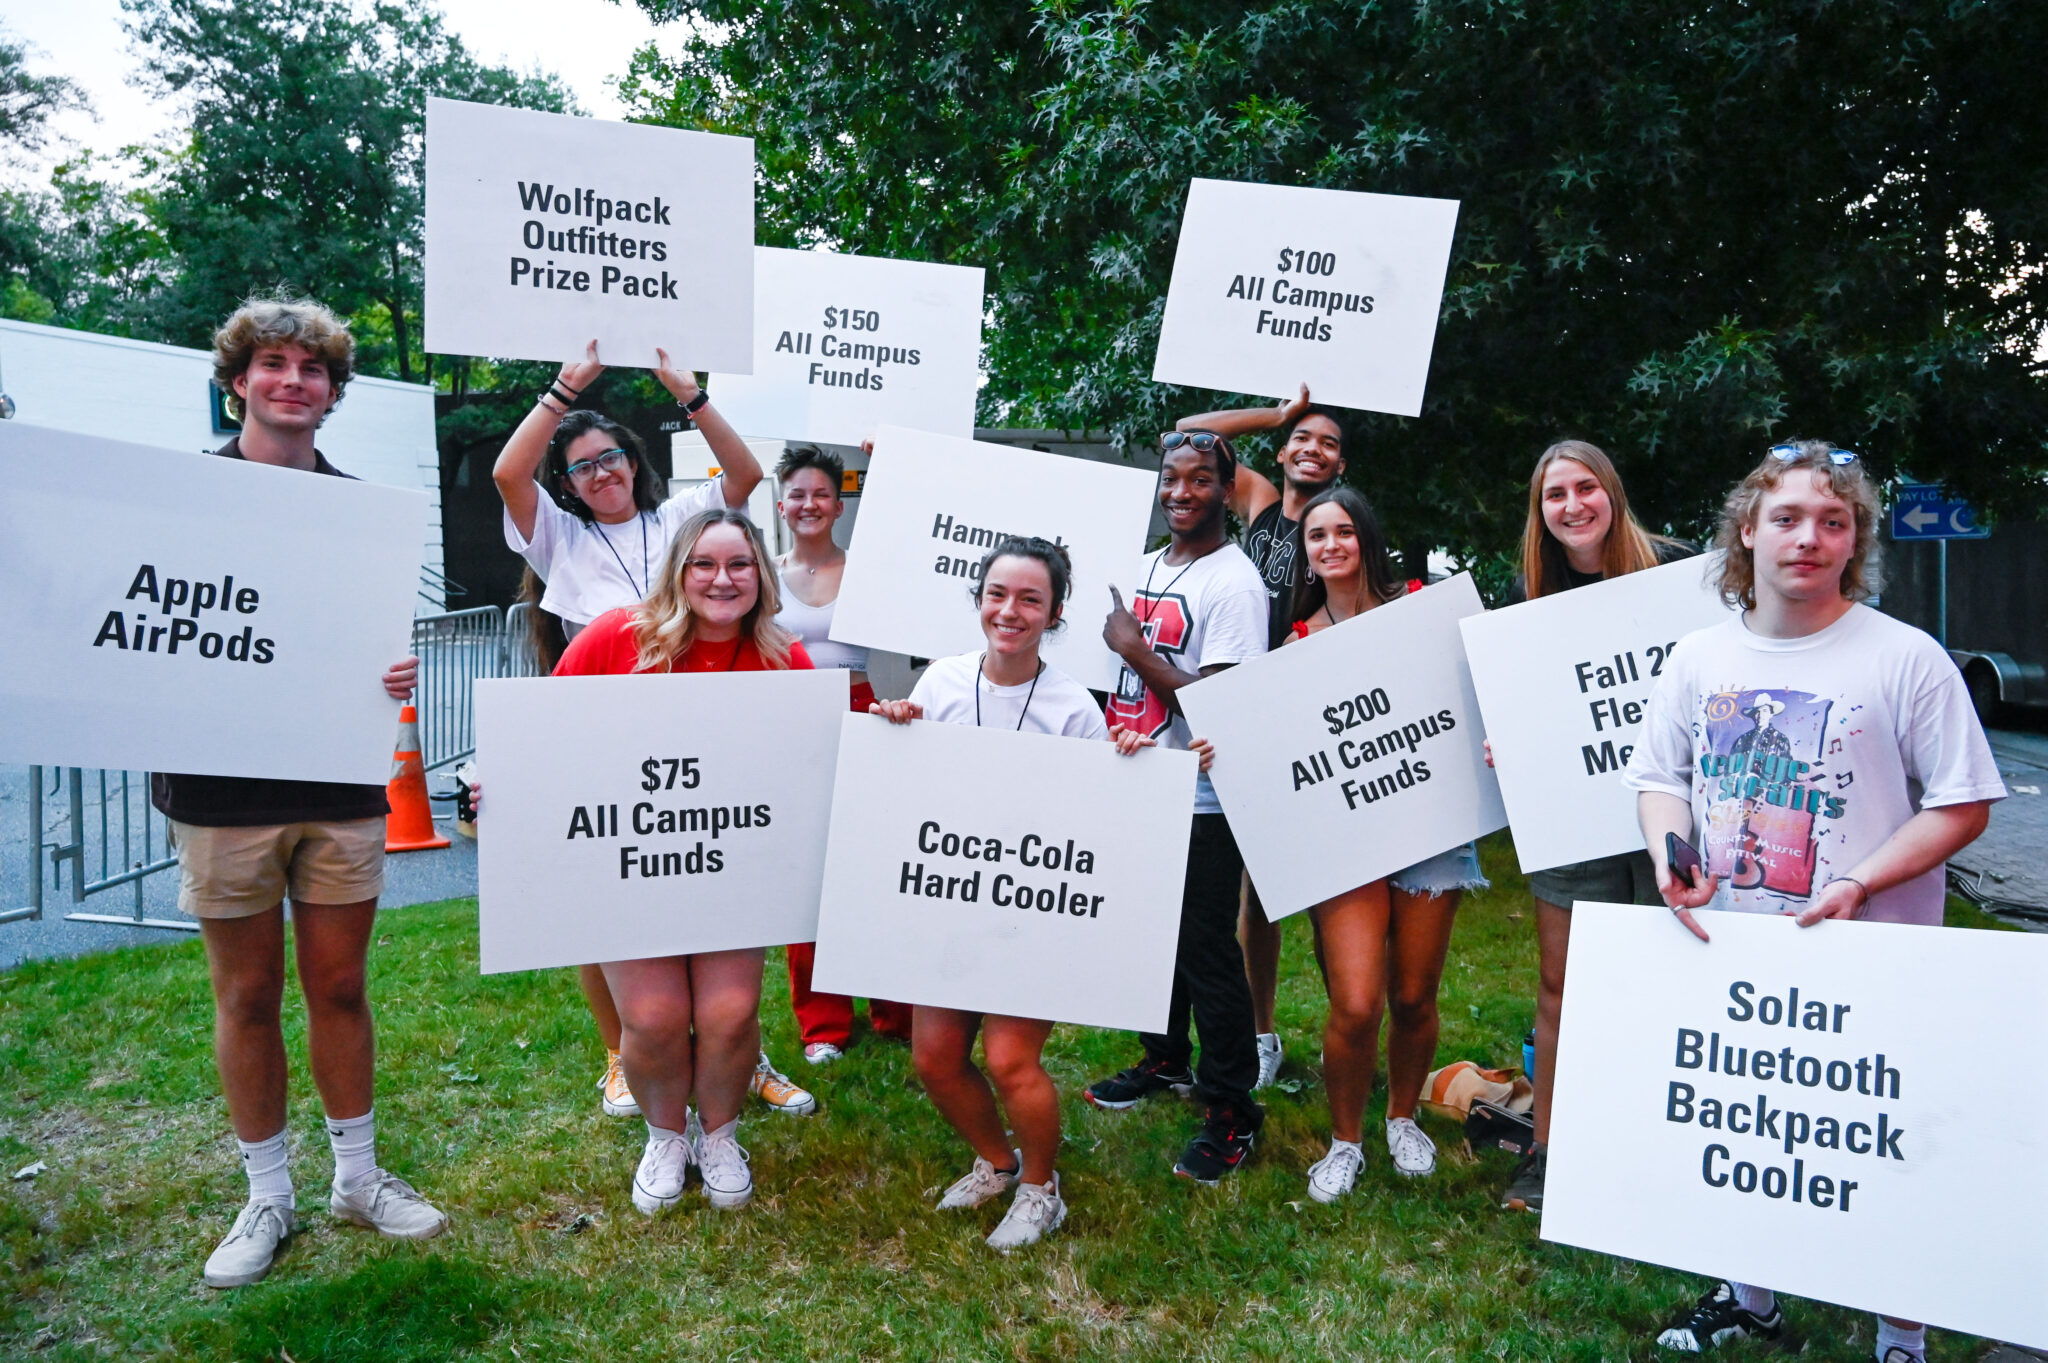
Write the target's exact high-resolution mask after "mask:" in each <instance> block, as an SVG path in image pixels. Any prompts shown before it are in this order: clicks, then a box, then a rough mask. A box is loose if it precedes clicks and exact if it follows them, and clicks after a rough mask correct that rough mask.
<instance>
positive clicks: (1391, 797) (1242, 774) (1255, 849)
mask: <svg viewBox="0 0 2048 1363" xmlns="http://www.w3.org/2000/svg"><path fill="white" fill-rule="evenodd" d="M1482 609H1484V608H1483V607H1482V606H1481V605H1480V603H1479V592H1478V590H1477V589H1476V588H1475V587H1474V586H1473V585H1472V578H1471V576H1470V575H1469V574H1465V573H1461V574H1459V575H1458V576H1456V577H1453V578H1449V579H1447V580H1445V581H1443V582H1439V583H1437V584H1435V585H1434V586H1430V587H1425V588H1423V589H1422V590H1421V591H1419V592H1415V593H1412V594H1410V595H1408V596H1403V597H1398V598H1396V599H1395V600H1393V601H1389V602H1388V603H1386V604H1385V605H1383V606H1378V607H1375V608H1374V609H1372V610H1369V611H1367V612H1366V613H1365V614H1363V615H1360V616H1355V617H1353V618H1352V619H1350V620H1346V621H1345V622H1344V623H1343V624H1341V625H1337V626H1334V627H1332V628H1330V629H1325V630H1322V631H1320V632H1318V633H1316V634H1311V635H1310V636H1308V637H1307V638H1306V639H1298V640H1296V641H1294V642H1293V643H1290V644H1287V645H1284V646H1283V647H1281V648H1278V649H1276V650H1274V651H1273V652H1271V653H1269V654H1267V655H1266V656H1265V657H1263V658H1255V659H1253V660H1252V661H1251V662H1248V663H1242V664H1240V665H1238V666H1237V667H1233V668H1230V669H1229V670H1227V671H1223V672H1218V673H1216V674H1215V675H1214V676H1211V677H1204V678H1203V679H1202V680H1201V681H1199V682H1196V683H1195V684H1194V685H1192V686H1187V687H1183V688H1181V691H1180V693H1179V698H1180V703H1181V708H1182V709H1183V710H1184V711H1185V712H1186V713H1187V717H1188V725H1189V727H1190V728H1192V729H1193V730H1194V731H1195V732H1196V733H1198V734H1203V735H1205V736H1207V737H1208V738H1209V740H1210V741H1211V742H1213V743H1214V744H1215V745H1216V761H1215V764H1214V765H1213V766H1212V767H1211V769H1210V772H1209V779H1210V781H1212V782H1213V783H1214V784H1215V786H1216V796H1217V798H1218V799H1219V800H1221V801H1222V802H1223V812H1224V813H1225V814H1228V815H1229V816H1230V826H1231V829H1232V830H1233V831H1234V832H1235V833H1236V835H1237V845H1238V846H1239V847H1241V848H1243V849H1244V860H1245V868H1246V870H1247V871H1249V872H1250V873H1251V878H1252V884H1254V885H1256V886H1258V890H1259V899H1260V901H1261V902H1262V903H1263V904H1264V905H1265V907H1266V915H1267V916H1268V917H1269V918H1278V917H1280V916H1282V915H1284V914H1290V913H1296V912H1299V911H1300V910H1302V909H1305V908H1308V907H1309V906H1310V905H1313V904H1318V903H1321V902H1322V901H1323V900H1325V899H1328V898H1329V897H1330V896H1332V895H1336V894H1341V893H1343V892H1344V891H1346V890H1351V889H1356V888H1357V887H1358V886H1360V885H1365V884H1368V883H1370V882H1372V881H1375V880H1378V879H1380V878H1381V877H1382V876H1385V875H1389V874H1391V873H1393V872H1395V871H1398V870H1401V869H1402V868H1404V867H1407V866H1412V865H1414V864H1415V863H1416V862H1419V861H1423V860H1425V859H1427V858H1429V857H1432V856H1434V855H1436V854H1437V853H1438V852H1444V851H1448V850H1449V849H1451V848H1453V847H1456V846H1458V845H1459V844H1460V843H1464V842H1469V841H1471V840H1472V839H1473V838H1476V837H1479V836H1480V835H1481V834H1485V833H1491V832H1492V831H1493V830H1494V829H1496V828H1499V827H1500V826H1501V825H1502V824H1504V823H1506V822H1507V815H1506V812H1505V811H1504V810H1503V809H1502V808H1501V802H1500V790H1499V788H1498V787H1497V786H1496V785H1495V784H1494V779H1493V773H1492V772H1491V771H1489V770H1488V769H1487V766H1486V759H1485V747H1484V745H1485V739H1486V734H1485V731H1484V730H1483V729H1482V728H1481V727H1480V723H1479V704H1478V701H1477V700H1476V699H1475V698H1474V697H1473V694H1472V678H1471V675H1470V674H1469V673H1468V672H1467V671H1466V669H1465V650H1464V648H1463V646H1462V645H1461V644H1460V643H1459V639H1458V621H1459V620H1460V619H1461V618H1463V617H1466V616H1470V615H1475V614H1477V613H1478V612H1479V611H1481V610H1482Z"/></svg>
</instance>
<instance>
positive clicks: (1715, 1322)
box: [1657, 1282, 1785, 1354]
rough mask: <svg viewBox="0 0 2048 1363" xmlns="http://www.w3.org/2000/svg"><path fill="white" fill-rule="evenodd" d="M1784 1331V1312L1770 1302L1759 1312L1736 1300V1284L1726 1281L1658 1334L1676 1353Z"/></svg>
mask: <svg viewBox="0 0 2048 1363" xmlns="http://www.w3.org/2000/svg"><path fill="white" fill-rule="evenodd" d="M1784 1333H1785V1313H1784V1312H1783V1311H1780V1310H1779V1309H1778V1306H1777V1303H1775V1302H1773V1303H1772V1304H1771V1314H1769V1315H1768V1316H1759V1315H1757V1314H1756V1313H1755V1312H1754V1311H1745V1310H1743V1309H1742V1307H1740V1306H1739V1305H1737V1304H1736V1301H1735V1288H1734V1287H1733V1286H1732V1285H1730V1284H1728V1283H1725V1282H1722V1283H1715V1284H1714V1287H1713V1290H1712V1291H1710V1292H1708V1293H1707V1294H1706V1295H1705V1296H1703V1297H1701V1298H1700V1299H1699V1300H1698V1301H1697V1302H1694V1303H1693V1306H1692V1309H1691V1310H1689V1311H1687V1312H1686V1313H1685V1314H1684V1315H1682V1316H1680V1317H1679V1318H1678V1319H1676V1320H1674V1321H1672V1322H1671V1324H1669V1325H1667V1326H1665V1327H1664V1331H1663V1333H1662V1334H1660V1335H1658V1336H1657V1344H1658V1346H1659V1347H1661V1348H1665V1349H1675V1350H1677V1351H1678V1352H1679V1353H1687V1354H1700V1353H1705V1352H1706V1351H1707V1350H1709V1349H1712V1348H1715V1347H1717V1346H1719V1345H1722V1344H1726V1343H1727V1342H1728V1341H1729V1340H1731V1339H1750V1338H1756V1339H1776V1338H1778V1336H1780V1335H1782V1334H1784Z"/></svg>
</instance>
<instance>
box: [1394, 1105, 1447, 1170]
mask: <svg viewBox="0 0 2048 1363" xmlns="http://www.w3.org/2000/svg"><path fill="white" fill-rule="evenodd" d="M1387 1153H1388V1154H1390V1155H1392V1156H1393V1157H1394V1172H1396V1173H1399V1174H1406V1175H1407V1176H1408V1177H1409V1178H1424V1177H1426V1176H1428V1175H1430V1174H1433V1173H1435V1172H1436V1142H1435V1141H1433V1140H1431V1139H1430V1138H1429V1137H1428V1136H1427V1135H1425V1134H1424V1133H1423V1130H1422V1128H1421V1127H1419V1126H1417V1125H1416V1124H1415V1119H1414V1118H1413V1117H1394V1118H1392V1119H1390V1120H1389V1121H1388V1122H1387Z"/></svg>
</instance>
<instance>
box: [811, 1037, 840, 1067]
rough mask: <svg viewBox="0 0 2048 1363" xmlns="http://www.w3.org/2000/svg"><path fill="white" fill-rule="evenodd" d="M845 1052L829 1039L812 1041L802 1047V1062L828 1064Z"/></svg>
mask: <svg viewBox="0 0 2048 1363" xmlns="http://www.w3.org/2000/svg"><path fill="white" fill-rule="evenodd" d="M845 1054H846V1052H845V1051H842V1050H840V1049H839V1048H838V1047H837V1046H834V1045H833V1044H832V1043H831V1042H829V1041H813V1042H812V1043H811V1044H810V1045H808V1046H806V1047H804V1063H805V1064H807V1065H829V1064H831V1063H832V1062H833V1061H835V1060H837V1059H839V1057H841V1056H843V1055H845Z"/></svg>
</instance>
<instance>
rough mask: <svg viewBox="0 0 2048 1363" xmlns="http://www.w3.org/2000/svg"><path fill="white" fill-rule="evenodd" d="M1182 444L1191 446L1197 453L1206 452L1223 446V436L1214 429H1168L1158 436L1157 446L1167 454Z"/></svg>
mask: <svg viewBox="0 0 2048 1363" xmlns="http://www.w3.org/2000/svg"><path fill="white" fill-rule="evenodd" d="M1182 445H1188V446H1191V447H1193V449H1194V450H1195V452H1196V453H1197V454H1208V453H1210V452H1212V451H1214V450H1216V449H1217V448H1219V447H1224V442H1223V437H1222V436H1220V435H1218V434H1216V432H1214V431H1168V432H1167V433H1166V434H1165V435H1162V436H1160V437H1159V448H1160V449H1161V450H1163V451H1165V452H1166V453H1168V454H1171V453H1173V452H1174V451H1175V450H1177V449H1179V448H1180V447H1181V446H1182Z"/></svg>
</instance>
